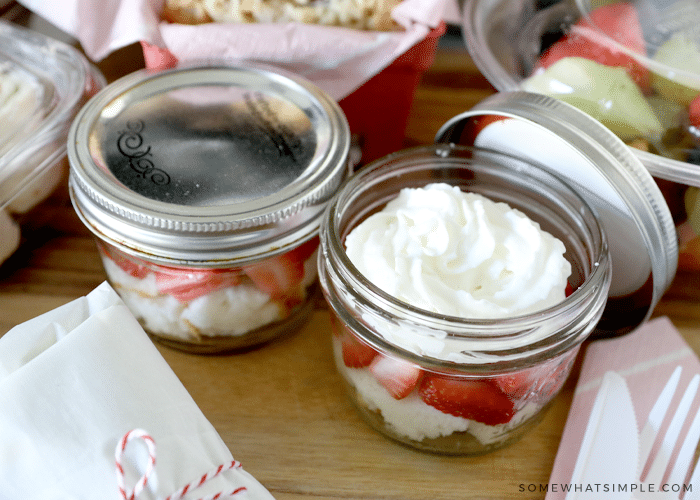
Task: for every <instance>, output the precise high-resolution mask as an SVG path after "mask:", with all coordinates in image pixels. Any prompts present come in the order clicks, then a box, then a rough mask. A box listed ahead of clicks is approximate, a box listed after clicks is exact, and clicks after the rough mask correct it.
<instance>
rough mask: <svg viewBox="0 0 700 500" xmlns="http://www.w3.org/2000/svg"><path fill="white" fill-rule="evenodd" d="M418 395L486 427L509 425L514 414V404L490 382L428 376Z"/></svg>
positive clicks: (432, 404)
mask: <svg viewBox="0 0 700 500" xmlns="http://www.w3.org/2000/svg"><path fill="white" fill-rule="evenodd" d="M418 394H419V395H420V397H421V399H422V400H423V401H424V402H425V403H427V404H429V405H430V406H432V407H434V408H436V409H438V410H440V411H441V412H443V413H448V414H450V415H454V416H456V417H463V418H468V419H471V420H476V421H477V422H481V423H483V424H487V425H498V424H505V423H508V422H510V420H511V419H512V418H513V415H514V414H515V410H514V407H513V402H512V401H511V400H510V399H509V398H508V396H506V395H505V394H504V393H503V392H502V391H501V390H500V389H499V388H498V387H497V386H496V385H495V384H493V383H492V382H489V381H488V380H483V379H466V378H456V377H449V376H440V375H434V374H431V375H429V374H425V375H424V376H423V380H422V381H421V383H420V386H419V387H418Z"/></svg>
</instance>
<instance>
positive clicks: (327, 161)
mask: <svg viewBox="0 0 700 500" xmlns="http://www.w3.org/2000/svg"><path fill="white" fill-rule="evenodd" d="M68 143H69V150H68V158H69V160H70V164H71V177H70V187H71V196H72V197H73V202H74V205H75V207H76V209H77V211H78V214H79V216H80V217H81V218H82V219H83V221H84V222H85V223H86V225H87V226H88V227H89V228H90V229H91V230H92V231H93V232H94V233H95V234H97V236H98V237H100V238H103V239H105V240H106V241H109V242H110V243H112V244H113V245H116V246H119V247H120V248H122V250H124V251H126V252H128V253H132V254H137V255H138V254H141V255H144V254H145V255H147V256H148V258H149V259H151V260H156V261H160V262H162V263H165V264H177V263H187V265H190V266H197V265H202V266H211V265H212V264H214V265H217V264H218V265H226V264H235V263H240V262H242V261H246V260H251V259H259V258H264V257H266V256H269V255H271V254H274V253H278V252H282V251H284V250H285V249H288V248H290V246H292V245H297V244H299V243H301V242H303V241H305V240H307V239H309V238H311V237H312V236H314V235H315V234H317V232H318V228H319V224H320V216H321V214H322V212H323V209H324V208H325V204H326V202H327V201H328V200H329V199H330V198H331V197H332V196H333V194H335V191H336V189H337V188H338V186H339V185H340V183H341V182H342V181H343V180H344V178H345V177H346V175H347V174H348V173H349V167H348V163H347V155H348V150H349V144H350V133H349V129H348V124H347V120H346V119H345V115H344V114H343V113H342V111H341V109H340V107H339V106H338V105H337V103H336V102H335V101H333V100H332V99H330V97H328V96H327V95H326V94H325V93H324V92H323V91H322V90H321V89H319V88H318V87H316V86H315V85H313V84H311V83H309V82H308V81H306V80H304V79H302V78H300V77H298V76H296V75H292V74H288V73H286V72H283V71H281V70H279V69H274V68H271V67H267V66H262V65H255V64H250V63H241V62H214V61H209V62H192V63H187V64H184V65H181V66H179V67H177V68H174V69H170V70H167V71H163V72H156V71H150V70H143V71H138V72H136V73H133V74H131V75H128V76H126V77H124V78H122V79H120V80H118V81H116V82H114V83H113V84H111V85H110V86H108V87H107V88H105V89H104V90H103V91H102V92H100V93H99V94H98V95H96V96H95V97H94V98H93V99H92V100H91V101H90V102H89V103H88V104H87V105H86V106H85V107H84V108H83V109H82V110H81V112H80V114H79V115H78V116H77V117H76V119H75V122H74V124H73V127H72V128H71V131H70V136H69V140H68Z"/></svg>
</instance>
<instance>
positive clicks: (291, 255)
mask: <svg viewBox="0 0 700 500" xmlns="http://www.w3.org/2000/svg"><path fill="white" fill-rule="evenodd" d="M318 244H319V238H318V237H314V238H312V239H311V240H309V241H307V242H305V243H302V244H301V245H299V246H298V247H296V248H294V249H292V250H290V251H288V252H285V253H283V254H280V255H277V256H275V257H272V258H270V259H267V260H264V261H263V262H258V263H256V264H252V265H250V266H244V267H243V270H244V271H245V273H246V274H247V275H248V277H249V278H250V279H251V280H252V281H253V283H255V286H256V287H258V289H259V290H260V291H262V292H265V293H269V294H270V295H271V296H272V297H273V298H275V299H292V300H293V299H294V298H298V300H301V298H302V295H301V293H300V292H301V290H300V289H299V287H300V285H301V283H302V281H303V279H304V271H305V270H304V263H305V262H306V260H307V259H308V258H309V257H311V256H312V255H313V253H314V252H315V251H316V249H317V248H318Z"/></svg>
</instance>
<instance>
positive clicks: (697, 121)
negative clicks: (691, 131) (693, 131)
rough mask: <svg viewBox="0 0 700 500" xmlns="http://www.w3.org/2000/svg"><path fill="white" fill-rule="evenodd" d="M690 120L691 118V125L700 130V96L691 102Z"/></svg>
mask: <svg viewBox="0 0 700 500" xmlns="http://www.w3.org/2000/svg"><path fill="white" fill-rule="evenodd" d="M688 118H690V124H691V125H692V126H693V127H695V128H697V129H698V130H700V94H698V95H696V96H695V98H694V99H693V100H692V101H690V105H689V106H688Z"/></svg>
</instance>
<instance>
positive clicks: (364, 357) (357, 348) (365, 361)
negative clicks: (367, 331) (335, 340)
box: [340, 334, 377, 368]
mask: <svg viewBox="0 0 700 500" xmlns="http://www.w3.org/2000/svg"><path fill="white" fill-rule="evenodd" d="M340 346H341V349H342V351H343V363H344V364H345V366H347V367H348V368H365V367H367V366H369V365H370V364H371V363H372V360H373V359H374V358H375V356H376V355H377V351H375V350H374V349H373V348H372V347H371V346H369V345H367V344H365V343H364V342H363V341H361V340H360V339H358V338H357V337H355V336H354V335H352V334H347V335H344V336H343V337H342V338H341V339H340Z"/></svg>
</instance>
